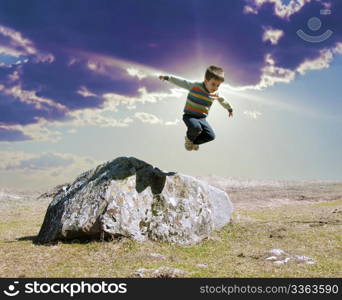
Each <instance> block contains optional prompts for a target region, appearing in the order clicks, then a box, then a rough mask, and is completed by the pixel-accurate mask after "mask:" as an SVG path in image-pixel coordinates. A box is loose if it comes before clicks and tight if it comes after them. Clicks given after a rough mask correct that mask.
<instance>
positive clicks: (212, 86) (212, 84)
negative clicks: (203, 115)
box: [204, 78, 222, 93]
mask: <svg viewBox="0 0 342 300" xmlns="http://www.w3.org/2000/svg"><path fill="white" fill-rule="evenodd" d="M221 83H222V80H219V79H214V78H211V79H210V80H207V79H204V84H205V87H206V88H207V90H208V91H209V92H210V93H214V92H216V91H217V90H218V88H219V86H220V84H221Z"/></svg>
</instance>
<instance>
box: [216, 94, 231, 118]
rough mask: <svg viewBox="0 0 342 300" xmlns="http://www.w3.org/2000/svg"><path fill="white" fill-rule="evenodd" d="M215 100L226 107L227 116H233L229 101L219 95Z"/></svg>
mask: <svg viewBox="0 0 342 300" xmlns="http://www.w3.org/2000/svg"><path fill="white" fill-rule="evenodd" d="M217 100H218V101H219V102H220V104H221V105H222V106H223V107H224V108H225V109H226V110H228V117H232V116H233V109H232V107H231V106H230V104H229V102H228V101H227V100H226V99H224V98H223V97H219V98H217Z"/></svg>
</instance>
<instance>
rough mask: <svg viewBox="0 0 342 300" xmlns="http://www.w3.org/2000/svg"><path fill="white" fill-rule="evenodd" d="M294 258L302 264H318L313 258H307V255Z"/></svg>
mask: <svg viewBox="0 0 342 300" xmlns="http://www.w3.org/2000/svg"><path fill="white" fill-rule="evenodd" d="M293 258H294V259H295V260H296V261H297V262H302V263H306V264H309V265H314V264H315V263H316V262H315V261H314V260H313V259H312V258H311V257H308V256H305V255H294V256H293Z"/></svg>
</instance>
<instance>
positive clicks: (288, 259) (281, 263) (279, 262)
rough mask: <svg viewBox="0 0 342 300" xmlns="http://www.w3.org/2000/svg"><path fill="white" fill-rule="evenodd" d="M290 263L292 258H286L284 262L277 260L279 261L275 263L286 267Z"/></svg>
mask: <svg viewBox="0 0 342 300" xmlns="http://www.w3.org/2000/svg"><path fill="white" fill-rule="evenodd" d="M289 261H290V258H289V257H286V258H285V259H283V260H277V261H275V262H274V263H275V264H276V265H284V264H286V263H288V262H289Z"/></svg>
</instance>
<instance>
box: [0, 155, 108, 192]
mask: <svg viewBox="0 0 342 300" xmlns="http://www.w3.org/2000/svg"><path fill="white" fill-rule="evenodd" d="M0 155H1V157H2V158H3V159H2V160H1V161H0V177H3V178H4V179H7V178H13V177H14V178H15V180H14V181H12V185H13V182H14V184H15V185H16V188H47V187H53V186H55V185H57V184H63V183H66V182H71V181H73V180H74V179H75V177H76V176H78V175H79V174H80V173H83V172H85V171H87V170H89V169H92V168H94V167H95V166H97V165H98V164H100V163H102V162H101V161H98V160H96V159H93V158H92V157H89V156H80V155H75V154H70V153H59V152H43V153H40V154H36V153H26V152H22V151H13V150H12V151H9V150H0ZM28 177H29V178H30V180H29V181H28V180H27V178H28ZM4 181H5V180H4Z"/></svg>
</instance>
